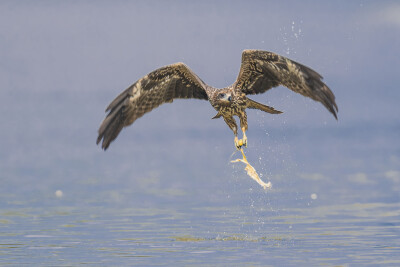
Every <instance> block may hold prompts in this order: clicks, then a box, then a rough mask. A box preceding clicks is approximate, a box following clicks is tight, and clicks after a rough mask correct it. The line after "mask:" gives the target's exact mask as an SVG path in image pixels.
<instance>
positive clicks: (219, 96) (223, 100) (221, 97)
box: [214, 90, 232, 106]
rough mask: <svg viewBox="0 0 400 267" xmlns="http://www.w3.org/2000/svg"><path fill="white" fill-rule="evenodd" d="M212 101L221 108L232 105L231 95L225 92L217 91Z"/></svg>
mask: <svg viewBox="0 0 400 267" xmlns="http://www.w3.org/2000/svg"><path fill="white" fill-rule="evenodd" d="M214 101H215V103H217V104H219V105H222V106H227V105H230V104H231V103H232V93H231V92H229V91H225V90H223V91H222V90H221V91H218V92H216V94H215V97H214Z"/></svg>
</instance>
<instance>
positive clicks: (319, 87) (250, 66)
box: [235, 50, 338, 119]
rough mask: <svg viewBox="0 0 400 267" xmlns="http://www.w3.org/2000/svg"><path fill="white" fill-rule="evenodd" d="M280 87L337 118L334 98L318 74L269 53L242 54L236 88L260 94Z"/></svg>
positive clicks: (248, 52)
mask: <svg viewBox="0 0 400 267" xmlns="http://www.w3.org/2000/svg"><path fill="white" fill-rule="evenodd" d="M279 85H283V86H286V87H288V88H289V89H291V90H293V91H294V92H296V93H299V94H302V95H303V96H307V97H310V98H311V99H313V100H315V101H319V102H321V103H322V104H323V105H324V106H325V107H326V108H327V109H328V110H329V111H330V112H331V113H332V114H333V116H335V118H336V119H337V115H336V113H337V111H338V107H337V105H336V103H335V96H334V94H333V93H332V91H331V90H330V89H329V88H328V86H326V84H325V83H323V82H322V76H321V75H319V74H318V73H317V72H315V71H314V70H312V69H310V68H308V67H306V66H304V65H302V64H299V63H297V62H295V61H293V60H290V59H288V58H285V57H283V56H280V55H277V54H275V53H272V52H267V51H261V50H244V51H243V53H242V65H241V67H240V72H239V76H238V78H237V80H236V82H235V88H237V89H239V90H241V91H242V92H244V93H245V94H260V93H264V92H265V91H267V90H268V89H271V88H273V87H276V86H279Z"/></svg>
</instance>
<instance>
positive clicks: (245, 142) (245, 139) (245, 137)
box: [242, 127, 247, 147]
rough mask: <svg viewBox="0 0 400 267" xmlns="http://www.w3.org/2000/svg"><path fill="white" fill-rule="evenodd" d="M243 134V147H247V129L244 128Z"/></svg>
mask: <svg viewBox="0 0 400 267" xmlns="http://www.w3.org/2000/svg"><path fill="white" fill-rule="evenodd" d="M242 132H243V145H244V146H245V147H247V136H246V129H245V128H244V127H242Z"/></svg>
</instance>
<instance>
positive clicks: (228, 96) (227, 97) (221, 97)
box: [218, 93, 232, 102]
mask: <svg viewBox="0 0 400 267" xmlns="http://www.w3.org/2000/svg"><path fill="white" fill-rule="evenodd" d="M218 98H219V100H221V101H227V102H231V101H232V95H231V94H225V93H221V94H219V95H218Z"/></svg>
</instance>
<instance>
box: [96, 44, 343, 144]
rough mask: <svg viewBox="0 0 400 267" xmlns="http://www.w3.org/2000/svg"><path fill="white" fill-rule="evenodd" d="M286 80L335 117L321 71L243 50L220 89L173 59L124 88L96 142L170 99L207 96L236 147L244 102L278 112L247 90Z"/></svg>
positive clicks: (243, 124) (108, 139)
mask: <svg viewBox="0 0 400 267" xmlns="http://www.w3.org/2000/svg"><path fill="white" fill-rule="evenodd" d="M279 85H283V86H286V87H288V88H289V89H291V90H293V91H294V92H296V93H299V94H302V95H303V96H306V97H310V98H311V99H313V100H315V101H319V102H321V103H322V104H323V105H324V106H325V107H326V108H327V109H328V110H329V111H330V112H331V113H332V114H333V116H335V118H336V119H337V115H336V113H337V111H338V108H337V105H336V103H335V96H334V95H333V93H332V91H331V90H330V89H329V88H328V87H327V86H326V84H324V83H323V82H322V77H321V75H319V74H318V73H317V72H315V71H313V70H312V69H310V68H308V67H306V66H304V65H301V64H299V63H297V62H295V61H292V60H290V59H287V58H285V57H283V56H280V55H277V54H275V53H272V52H267V51H261V50H245V51H243V54H242V64H241V67H240V72H239V76H238V77H237V79H236V81H235V83H234V84H232V85H231V86H228V87H226V88H223V89H217V88H214V87H211V86H209V85H207V84H205V83H204V82H203V81H202V80H201V79H200V78H199V77H198V76H197V75H196V74H195V73H194V72H192V71H191V70H190V69H189V68H188V67H187V66H186V65H185V64H183V63H175V64H172V65H168V66H165V67H162V68H159V69H157V70H155V71H153V72H151V73H149V74H148V75H146V76H144V77H143V78H141V79H139V80H138V81H137V82H135V83H134V84H132V85H131V86H130V87H129V88H128V89H126V90H125V91H123V92H122V93H121V94H120V95H119V96H117V98H115V99H114V101H112V102H111V104H110V105H109V106H108V107H107V109H106V112H107V111H109V113H108V115H107V117H106V118H105V119H104V121H103V122H102V124H101V126H100V128H99V131H98V133H99V136H98V138H97V144H98V143H100V141H101V140H103V143H102V148H103V149H107V148H108V146H109V145H110V143H111V142H112V141H113V140H114V139H115V138H117V136H118V134H119V132H120V131H121V130H122V128H123V127H125V126H129V125H131V124H132V123H133V122H134V121H135V120H136V119H138V118H140V117H142V116H143V115H144V114H145V113H147V112H150V111H151V110H152V109H154V108H156V107H158V106H160V105H161V104H163V103H172V101H173V100H174V99H176V98H196V99H203V100H208V101H209V102H210V103H211V105H212V106H213V107H214V109H215V110H217V111H218V113H217V115H216V116H215V117H214V118H220V117H223V119H224V121H225V122H226V124H227V125H228V126H229V128H231V129H232V131H233V133H234V135H235V145H236V147H237V148H240V147H241V144H242V143H243V144H244V145H247V138H246V134H245V131H246V130H247V115H246V111H245V110H246V108H250V109H259V110H262V111H265V112H268V113H272V114H279V113H281V111H277V110H275V109H274V108H272V107H269V106H266V105H263V104H261V103H258V102H256V101H254V100H251V99H249V98H247V96H246V95H249V94H260V93H264V92H265V91H267V90H269V89H271V88H273V87H276V86H279ZM235 115H236V116H238V117H239V120H240V126H241V129H242V131H243V141H242V143H239V140H238V139H237V130H238V129H237V124H236V122H235V119H234V118H233V116H235Z"/></svg>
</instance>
